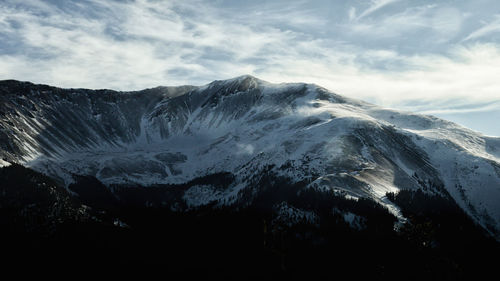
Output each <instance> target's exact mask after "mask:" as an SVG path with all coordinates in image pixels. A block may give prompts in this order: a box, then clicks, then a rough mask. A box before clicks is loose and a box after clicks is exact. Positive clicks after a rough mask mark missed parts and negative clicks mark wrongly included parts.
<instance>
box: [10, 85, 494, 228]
mask: <svg viewBox="0 0 500 281" xmlns="http://www.w3.org/2000/svg"><path fill="white" fill-rule="evenodd" d="M0 158H3V160H2V163H6V162H5V161H8V162H17V163H21V164H23V165H26V166H29V167H32V168H33V169H35V170H38V171H41V172H43V173H45V174H47V175H49V176H51V177H53V178H55V179H57V180H59V181H60V182H61V183H62V184H65V185H68V184H70V183H71V182H72V181H73V177H72V175H73V174H78V175H91V176H95V177H96V178H98V179H99V180H101V181H102V182H103V183H105V184H108V185H109V184H140V185H152V184H176V183H184V182H187V181H189V180H192V179H193V178H196V177H200V176H205V175H209V174H214V173H220V172H228V173H231V174H233V175H234V177H235V180H234V181H233V182H232V183H231V184H230V186H229V187H228V188H226V189H224V190H219V189H214V188H213V187H211V186H204V185H198V186H193V187H191V189H192V190H191V189H190V190H188V191H187V192H186V193H185V194H184V199H185V200H186V202H187V203H188V205H189V206H200V205H205V204H208V203H216V204H235V203H236V202H239V200H240V199H241V198H242V193H246V194H248V191H249V190H251V189H252V188H255V186H253V184H252V183H253V182H254V181H252V179H254V178H255V177H258V176H259V174H260V172H262V171H264V170H266V171H271V172H273V173H274V174H276V175H277V176H281V177H284V178H288V179H289V180H290V181H292V182H298V181H306V183H307V186H306V188H316V189H325V190H334V191H335V192H339V193H340V194H345V195H346V196H351V197H355V198H356V197H370V198H372V199H374V200H376V201H377V202H379V203H381V204H383V205H386V206H387V207H389V208H390V209H391V210H392V211H393V212H394V213H396V214H397V212H398V210H397V208H396V207H395V206H392V205H391V203H390V202H389V201H388V200H387V199H386V198H385V194H386V193H387V192H394V191H398V190H399V189H424V190H426V191H428V192H432V193H443V192H444V193H449V194H450V195H451V196H452V198H453V199H454V200H455V201H456V202H457V203H458V204H459V205H460V206H461V207H462V208H463V209H464V210H465V211H466V212H467V213H468V214H469V215H470V216H471V217H473V218H474V219H475V220H476V221H477V222H478V223H480V224H481V225H482V226H483V227H485V228H486V229H488V230H489V231H490V232H491V233H493V234H495V235H498V233H499V226H500V203H499V202H500V139H498V138H491V137H486V136H483V135H480V134H478V133H475V132H473V131H471V130H468V129H466V128H463V127H461V126H458V125H456V124H454V123H451V122H447V121H444V120H441V119H437V118H435V117H432V116H424V115H416V114H412V113H407V112H399V111H394V110H388V109H382V108H380V107H377V106H374V105H371V104H368V103H364V102H361V101H357V100H352V99H348V98H345V97H342V96H339V95H336V94H333V93H331V92H329V91H327V90H326V89H324V88H321V87H319V86H316V85H310V84H300V83H296V84H270V83H267V82H264V81H261V80H258V79H256V78H254V77H251V76H242V77H238V78H235V79H231V80H226V81H215V82H212V83H210V84H208V85H205V86H202V87H193V86H182V87H158V88H154V89H148V90H143V91H137V92H115V91H110V90H85V89H59V88H54V87H49V86H44V85H34V84H31V83H26V82H18V81H11V80H9V81H2V82H0ZM250 193H251V192H250Z"/></svg>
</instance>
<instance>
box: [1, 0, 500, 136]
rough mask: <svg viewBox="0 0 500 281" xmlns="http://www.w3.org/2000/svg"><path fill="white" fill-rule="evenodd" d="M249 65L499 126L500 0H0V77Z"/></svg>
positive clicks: (496, 129)
mask: <svg viewBox="0 0 500 281" xmlns="http://www.w3.org/2000/svg"><path fill="white" fill-rule="evenodd" d="M242 74H252V75H254V76H256V77H258V78H261V79H264V80H267V81H270V82H310V83H316V84H319V85H321V86H324V87H326V88H328V89H330V90H332V91H334V92H336V93H339V94H342V95H345V96H349V97H354V98H359V99H363V100H366V101H369V102H373V103H376V104H379V105H381V106H384V107H391V108H397V109H402V110H410V111H416V112H421V113H425V114H432V115H436V116H439V117H443V118H446V119H449V120H452V121H455V122H458V123H460V124H463V125H465V126H467V127H470V128H472V129H474V130H477V131H480V132H483V133H485V134H488V135H495V136H500V126H499V125H498V123H499V121H500V1H498V0H469V1H465V0H442V1H437V0H434V1H430V0H419V1H411V0H353V1H344V0H331V1H330V0H318V1H291V0H286V1H263V0H255V1H237V0H233V1H228V0H219V1H190V0H179V1H177V0H172V1H146V0H138V1H130V0H128V1H111V0H106V1H105V0H81V1H64V0H46V1H38V0H0V79H2V80H3V79H18V80H24V81H26V80H28V81H33V82H35V83H45V84H51V85H55V86H61V87H85V88H112V89H117V90H133V89H142V88H150V87H154V86H158V85H181V84H192V85H202V84H206V83H208V82H210V81H212V80H216V79H226V78H232V77H235V76H239V75H242Z"/></svg>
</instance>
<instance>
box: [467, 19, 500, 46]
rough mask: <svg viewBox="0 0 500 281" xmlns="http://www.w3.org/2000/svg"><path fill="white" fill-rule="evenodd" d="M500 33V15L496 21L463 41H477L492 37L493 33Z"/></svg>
mask: <svg viewBox="0 0 500 281" xmlns="http://www.w3.org/2000/svg"><path fill="white" fill-rule="evenodd" d="M495 32H500V15H496V16H495V20H493V21H491V22H489V23H487V24H485V25H484V26H483V27H481V28H479V29H477V30H475V31H473V32H472V33H471V34H469V36H467V37H465V39H464V40H463V41H468V40H472V39H477V38H481V37H484V36H486V35H490V34H491V33H495Z"/></svg>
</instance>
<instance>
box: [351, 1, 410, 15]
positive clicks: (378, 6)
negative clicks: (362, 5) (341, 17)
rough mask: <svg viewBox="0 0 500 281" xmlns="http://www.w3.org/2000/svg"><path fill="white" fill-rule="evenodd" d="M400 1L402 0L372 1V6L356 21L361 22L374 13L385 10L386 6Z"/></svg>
mask: <svg viewBox="0 0 500 281" xmlns="http://www.w3.org/2000/svg"><path fill="white" fill-rule="evenodd" d="M398 1H400V0H371V5H370V6H369V7H368V8H367V9H366V10H364V11H363V12H362V13H361V14H359V16H357V17H356V20H360V19H362V18H364V17H367V16H369V15H371V14H373V13H374V12H376V11H378V10H380V9H382V8H384V7H385V6H387V5H389V4H392V3H395V2H398Z"/></svg>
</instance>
